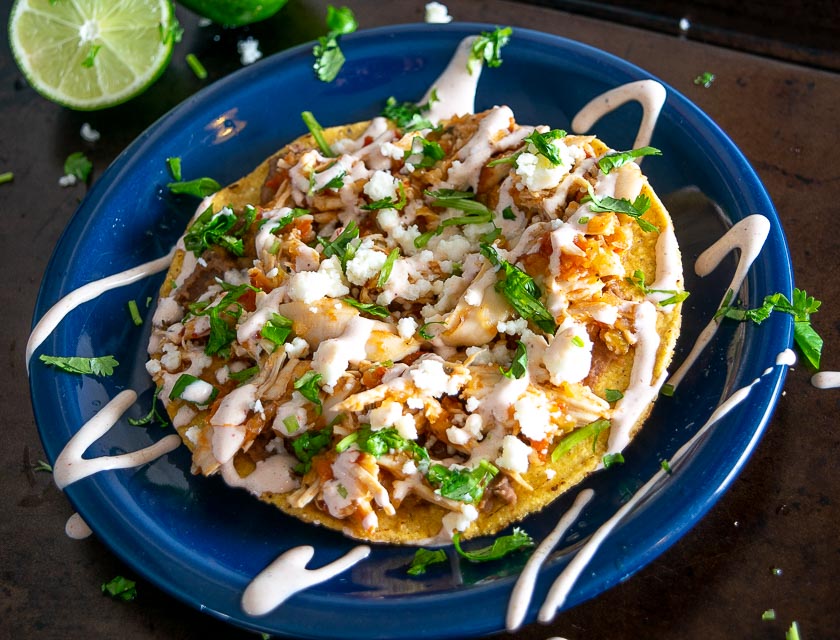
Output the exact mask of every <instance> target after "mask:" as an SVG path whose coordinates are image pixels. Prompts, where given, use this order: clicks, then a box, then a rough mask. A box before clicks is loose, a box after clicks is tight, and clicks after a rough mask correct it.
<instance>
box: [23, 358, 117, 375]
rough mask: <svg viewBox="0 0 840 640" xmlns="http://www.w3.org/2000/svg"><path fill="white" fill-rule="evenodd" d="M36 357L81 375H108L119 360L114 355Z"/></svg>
mask: <svg viewBox="0 0 840 640" xmlns="http://www.w3.org/2000/svg"><path fill="white" fill-rule="evenodd" d="M38 359H39V360H40V361H41V362H43V363H44V364H47V365H50V366H53V367H55V368H56V369H60V370H61V371H66V372H67V373H80V374H83V375H94V376H110V375H111V374H112V373H114V368H115V367H116V366H117V365H119V362H117V360H116V359H115V358H114V356H97V357H93V358H80V357H76V356H48V355H41V356H39V357H38Z"/></svg>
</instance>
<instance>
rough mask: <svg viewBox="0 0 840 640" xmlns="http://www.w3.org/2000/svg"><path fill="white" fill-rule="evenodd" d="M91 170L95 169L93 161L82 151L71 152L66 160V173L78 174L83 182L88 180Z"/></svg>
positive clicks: (78, 177) (70, 174)
mask: <svg viewBox="0 0 840 640" xmlns="http://www.w3.org/2000/svg"><path fill="white" fill-rule="evenodd" d="M91 171H93V163H92V162H91V161H90V160H88V157H87V156H86V155H85V154H84V153H82V152H81V151H76V152H75V153H71V154H70V155H69V156H67V160H65V161H64V173H65V174H66V175H68V176H76V178H77V179H78V180H81V181H82V182H87V179H88V177H89V176H90V172H91Z"/></svg>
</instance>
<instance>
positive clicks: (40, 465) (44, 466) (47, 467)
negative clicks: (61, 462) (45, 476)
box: [32, 460, 53, 473]
mask: <svg viewBox="0 0 840 640" xmlns="http://www.w3.org/2000/svg"><path fill="white" fill-rule="evenodd" d="M32 470H33V471H40V472H43V473H52V472H53V468H52V465H51V464H50V463H49V462H44V461H43V460H38V462H36V463H35V464H33V465H32Z"/></svg>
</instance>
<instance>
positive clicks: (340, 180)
mask: <svg viewBox="0 0 840 640" xmlns="http://www.w3.org/2000/svg"><path fill="white" fill-rule="evenodd" d="M334 164H335V162H333V163H332V164H331V165H330V166H328V167H326V168H325V169H323V170H321V171H313V172H312V173H311V174H310V175H309V192H310V193H312V190H313V189H314V188H315V180H316V176H317V175H318V174H319V173H323V172H324V171H326V170H327V169H331V168H332V167H333V165H334ZM346 175H347V172H346V171H345V170H344V169H342V170H341V171H339V172H338V173H337V174H336V175H335V176H333V177H332V178H330V180H329V182H327V183H326V184H324V185H322V186H320V187H318V189H317V191H316V193H321V192H322V191H326V190H327V189H341V187H343V186H344V176H346Z"/></svg>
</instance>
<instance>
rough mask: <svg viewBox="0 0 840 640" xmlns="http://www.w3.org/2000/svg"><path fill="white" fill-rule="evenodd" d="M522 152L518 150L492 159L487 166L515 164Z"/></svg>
mask: <svg viewBox="0 0 840 640" xmlns="http://www.w3.org/2000/svg"><path fill="white" fill-rule="evenodd" d="M520 153H522V152H521V151H517V152H516V153H514V154H512V155H509V156H503V157H501V158H496V159H495V160H491V161H490V162H488V163H487V164H486V165H485V166H487V167H496V166H498V165H500V164H514V163H516V160H517V159H518V158H519V154H520Z"/></svg>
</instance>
